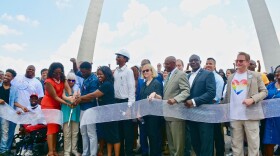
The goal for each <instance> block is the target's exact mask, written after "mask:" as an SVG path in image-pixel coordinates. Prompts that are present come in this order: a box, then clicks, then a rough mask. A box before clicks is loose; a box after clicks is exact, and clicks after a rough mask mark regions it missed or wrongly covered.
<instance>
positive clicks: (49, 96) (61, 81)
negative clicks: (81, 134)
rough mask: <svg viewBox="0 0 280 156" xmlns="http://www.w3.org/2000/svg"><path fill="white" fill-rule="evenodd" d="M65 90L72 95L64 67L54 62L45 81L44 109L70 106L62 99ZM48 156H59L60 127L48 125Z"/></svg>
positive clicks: (42, 104)
mask: <svg viewBox="0 0 280 156" xmlns="http://www.w3.org/2000/svg"><path fill="white" fill-rule="evenodd" d="M64 88H65V90H66V92H67V93H68V95H72V92H71V89H70V87H69V85H68V83H67V81H65V75H64V67H63V65H62V64H61V63H58V62H54V63H52V64H51V65H50V67H49V72H48V77H47V79H46V80H45V96H44V98H43V100H42V103H41V106H42V109H59V110H60V109H61V104H64V105H69V104H68V103H67V102H66V101H64V100H63V99H62V94H63V91H64ZM47 128H48V131H47V141H48V149H49V152H48V156H58V154H57V152H56V140H57V139H56V138H57V133H58V131H59V125H58V124H53V123H48V124H47Z"/></svg>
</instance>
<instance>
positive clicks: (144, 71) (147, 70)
mask: <svg viewBox="0 0 280 156" xmlns="http://www.w3.org/2000/svg"><path fill="white" fill-rule="evenodd" d="M149 71H150V69H146V70H142V73H143V74H144V73H146V72H149Z"/></svg>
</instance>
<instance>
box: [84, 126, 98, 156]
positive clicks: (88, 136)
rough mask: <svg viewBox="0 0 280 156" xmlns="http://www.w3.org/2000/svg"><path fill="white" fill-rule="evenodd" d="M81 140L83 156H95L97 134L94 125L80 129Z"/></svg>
mask: <svg viewBox="0 0 280 156" xmlns="http://www.w3.org/2000/svg"><path fill="white" fill-rule="evenodd" d="M81 134H82V140H83V156H96V154H97V146H98V145H97V134H96V127H95V124H90V125H84V126H82V127H81Z"/></svg>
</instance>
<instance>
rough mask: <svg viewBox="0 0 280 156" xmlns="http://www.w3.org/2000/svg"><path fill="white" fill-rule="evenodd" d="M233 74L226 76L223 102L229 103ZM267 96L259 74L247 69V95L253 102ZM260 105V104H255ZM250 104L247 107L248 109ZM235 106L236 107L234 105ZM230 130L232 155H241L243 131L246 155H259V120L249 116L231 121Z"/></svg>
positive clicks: (242, 153)
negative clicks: (247, 118)
mask: <svg viewBox="0 0 280 156" xmlns="http://www.w3.org/2000/svg"><path fill="white" fill-rule="evenodd" d="M234 76H235V74H232V75H231V76H230V77H229V78H228V85H227V93H226V96H225V100H224V101H223V103H230V100H231V99H230V98H231V90H232V85H231V84H232V80H233V78H234ZM266 96H267V89H266V87H265V85H264V83H263V81H262V78H261V74H260V73H257V72H253V71H249V70H248V71H247V97H246V98H252V99H253V100H254V102H255V103H258V102H259V101H261V100H263V99H264V98H265V97H266ZM257 106H259V107H261V106H260V105H257ZM250 107H251V106H249V107H248V110H249V108H250ZM234 108H236V107H234ZM244 113H246V112H244ZM230 124H231V128H232V130H231V132H232V136H233V137H232V141H231V143H232V152H233V155H236V156H241V155H244V152H243V140H244V131H245V134H246V138H247V142H248V155H259V147H260V138H259V137H260V136H259V135H260V134H259V120H258V119H255V120H254V119H253V118H251V119H250V120H234V121H231V123H230Z"/></svg>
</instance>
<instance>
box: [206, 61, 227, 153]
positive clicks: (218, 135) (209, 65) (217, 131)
mask: <svg viewBox="0 0 280 156" xmlns="http://www.w3.org/2000/svg"><path fill="white" fill-rule="evenodd" d="M205 69H206V70H209V71H211V72H213V74H214V77H215V82H216V96H215V98H214V99H213V103H214V104H219V103H220V101H221V98H222V93H223V88H224V80H223V78H222V77H221V76H220V75H219V74H218V73H217V72H216V60H215V59H214V58H211V57H210V58H207V60H206V65H205ZM214 144H215V146H214V147H215V149H216V156H224V155H225V154H224V153H225V141H224V133H223V128H222V125H221V123H215V124H214Z"/></svg>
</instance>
